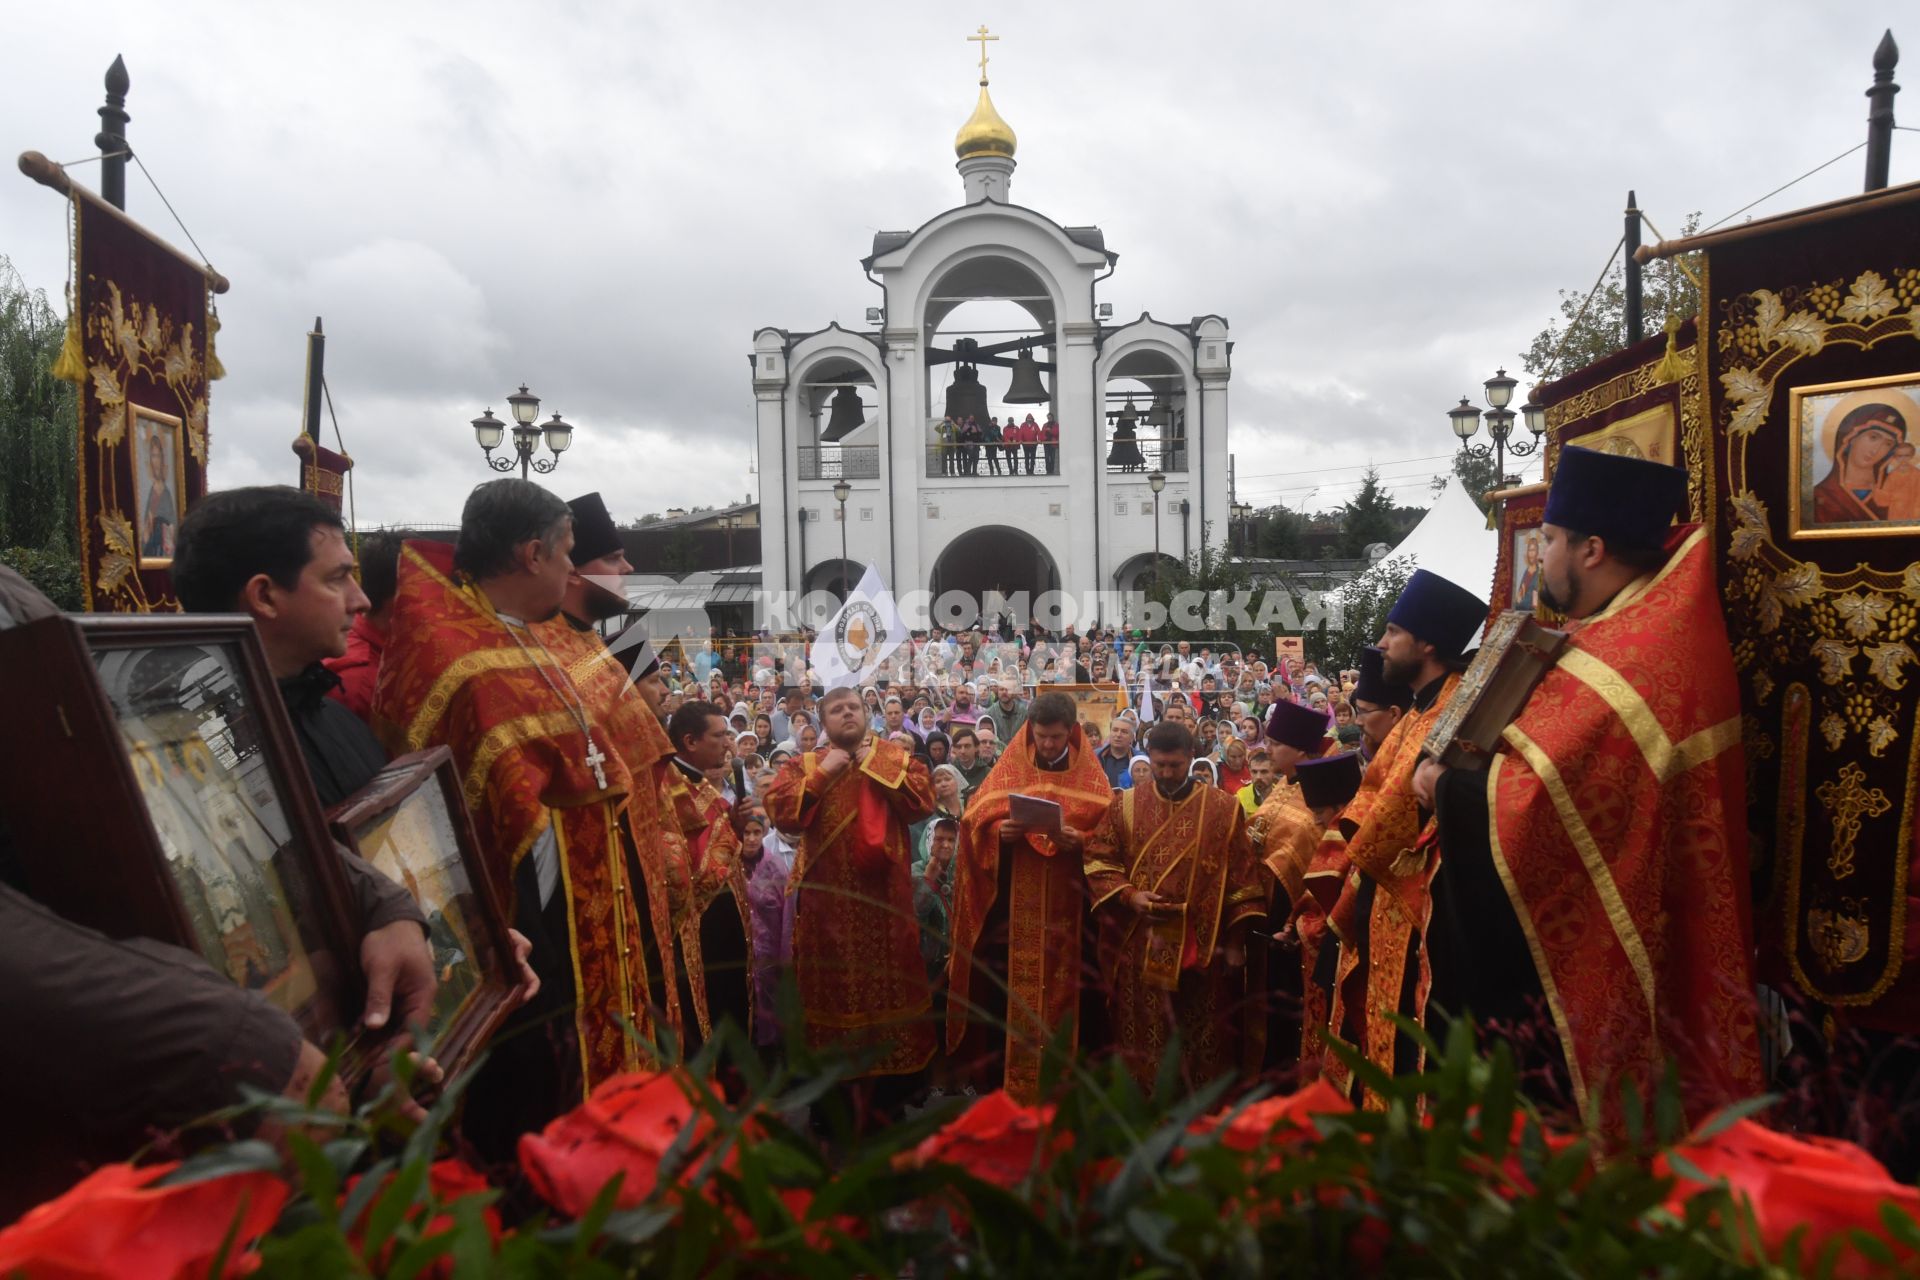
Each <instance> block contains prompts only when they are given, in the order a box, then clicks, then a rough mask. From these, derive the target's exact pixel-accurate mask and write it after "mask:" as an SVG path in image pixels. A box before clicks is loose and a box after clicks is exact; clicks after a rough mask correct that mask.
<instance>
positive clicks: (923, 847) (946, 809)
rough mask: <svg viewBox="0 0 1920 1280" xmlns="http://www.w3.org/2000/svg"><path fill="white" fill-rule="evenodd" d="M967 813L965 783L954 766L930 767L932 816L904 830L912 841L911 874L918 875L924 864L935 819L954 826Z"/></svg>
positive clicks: (940, 765)
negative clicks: (953, 823)
mask: <svg viewBox="0 0 1920 1280" xmlns="http://www.w3.org/2000/svg"><path fill="white" fill-rule="evenodd" d="M966 809H967V780H966V777H965V776H964V775H963V774H961V772H960V769H959V767H958V766H957V765H951V764H937V765H935V766H934V767H933V812H932V813H930V814H928V815H927V816H926V817H924V818H922V819H921V820H920V821H918V822H916V823H914V824H913V826H912V827H910V828H908V834H909V835H910V837H911V838H912V841H913V862H914V870H915V871H916V872H918V871H919V870H920V868H921V867H922V866H924V865H925V864H926V861H927V839H928V836H929V834H930V833H931V832H932V830H933V820H934V819H935V818H952V819H953V820H954V821H955V822H958V821H959V820H960V815H961V814H963V813H965V812H966Z"/></svg>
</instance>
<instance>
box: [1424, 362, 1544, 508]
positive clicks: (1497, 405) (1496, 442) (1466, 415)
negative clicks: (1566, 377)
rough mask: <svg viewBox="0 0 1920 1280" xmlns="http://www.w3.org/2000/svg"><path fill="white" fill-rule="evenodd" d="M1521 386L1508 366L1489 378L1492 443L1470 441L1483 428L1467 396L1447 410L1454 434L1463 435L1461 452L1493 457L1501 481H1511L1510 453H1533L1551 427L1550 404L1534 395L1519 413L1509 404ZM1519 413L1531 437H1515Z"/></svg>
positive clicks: (1494, 466)
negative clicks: (1535, 400) (1515, 419)
mask: <svg viewBox="0 0 1920 1280" xmlns="http://www.w3.org/2000/svg"><path fill="white" fill-rule="evenodd" d="M1519 385H1520V382H1519V379H1517V378H1510V377H1508V376H1507V371H1506V370H1505V369H1504V368H1502V369H1497V370H1495V371H1494V375H1493V376H1492V377H1491V378H1488V379H1487V381H1486V391H1487V435H1488V436H1489V437H1491V439H1492V441H1493V443H1492V444H1491V445H1484V444H1478V445H1475V444H1468V443H1467V441H1468V440H1469V439H1471V438H1472V437H1473V434H1474V432H1476V431H1478V430H1479V429H1480V410H1478V409H1476V408H1474V407H1473V405H1472V404H1471V403H1469V402H1468V400H1467V398H1466V397H1465V396H1461V397H1460V403H1459V404H1457V405H1455V406H1454V407H1453V408H1451V409H1449V410H1447V418H1448V420H1449V421H1450V422H1451V423H1452V424H1453V434H1454V435H1456V436H1458V437H1460V449H1461V451H1462V452H1464V453H1466V454H1468V455H1470V456H1472V457H1475V458H1486V457H1492V459H1493V470H1494V474H1495V475H1496V476H1497V477H1499V481H1500V483H1501V484H1506V483H1508V477H1507V455H1508V454H1512V455H1514V456H1515V457H1516V458H1525V457H1528V456H1530V455H1531V454H1533V453H1534V452H1536V451H1537V450H1538V449H1539V448H1540V443H1541V438H1542V437H1543V436H1544V435H1545V434H1546V430H1547V410H1546V407H1545V406H1544V405H1540V404H1536V403H1535V402H1534V400H1533V398H1532V397H1531V396H1529V397H1528V398H1527V402H1526V403H1525V404H1524V405H1521V406H1520V414H1519V415H1516V414H1515V413H1514V412H1513V410H1512V409H1509V408H1508V407H1507V406H1508V405H1509V404H1511V403H1512V402H1513V389H1514V388H1515V387H1517V386H1519ZM1516 416H1520V417H1522V418H1523V419H1524V420H1525V422H1526V424H1527V431H1528V432H1529V433H1530V434H1531V436H1532V438H1531V439H1515V438H1514V436H1513V420H1514V418H1515V417H1516Z"/></svg>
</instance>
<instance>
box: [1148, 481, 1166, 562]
mask: <svg viewBox="0 0 1920 1280" xmlns="http://www.w3.org/2000/svg"><path fill="white" fill-rule="evenodd" d="M1147 487H1148V488H1149V489H1152V490H1153V585H1154V586H1156V587H1157V586H1159V585H1160V491H1161V490H1162V489H1164V488H1166V487H1167V473H1166V472H1164V471H1162V470H1160V469H1159V468H1158V467H1155V468H1154V470H1153V474H1152V475H1150V476H1148V477H1147Z"/></svg>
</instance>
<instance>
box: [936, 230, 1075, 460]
mask: <svg viewBox="0 0 1920 1280" xmlns="http://www.w3.org/2000/svg"><path fill="white" fill-rule="evenodd" d="M922 325H923V326H924V333H925V347H926V351H927V424H928V425H927V433H926V434H927V475H928V476H929V477H930V478H940V477H956V478H958V477H966V478H969V479H978V478H981V477H987V478H993V477H996V476H1006V475H1009V474H1019V475H1026V474H1035V473H1043V472H1044V470H1045V463H1044V456H1045V455H1044V453H1043V451H1041V450H1038V449H1036V450H1035V451H1034V460H1033V461H1032V462H1029V460H1028V458H1027V453H1026V450H1025V449H1024V448H1023V447H1020V446H1017V445H1013V444H1011V442H1007V441H1005V440H1004V439H1001V440H998V441H996V440H995V436H996V435H1001V436H1004V429H1005V427H1006V425H1007V420H1008V419H1009V418H1012V419H1014V420H1015V421H1016V422H1024V420H1025V419H1026V417H1027V416H1028V415H1029V414H1031V415H1032V417H1033V419H1034V422H1035V423H1036V424H1039V423H1044V422H1045V421H1046V420H1047V418H1048V416H1049V411H1050V410H1051V409H1052V407H1053V406H1052V392H1053V386H1052V382H1053V375H1054V370H1053V359H1054V347H1053V344H1054V343H1055V342H1056V341H1057V340H1058V334H1057V332H1056V307H1055V305H1054V300H1053V295H1052V294H1051V293H1050V292H1049V291H1048V288H1047V286H1046V284H1045V282H1043V281H1042V280H1041V278H1040V276H1039V275H1038V274H1037V273H1036V272H1035V271H1034V270H1033V269H1032V268H1031V267H1029V266H1027V265H1026V264H1025V263H1022V262H1018V261H1015V260H1014V259H1012V258H1008V257H1002V256H994V255H986V256H981V257H975V258H969V259H967V260H966V261H964V262H960V263H956V264H955V265H954V266H952V267H950V268H948V269H947V270H946V271H945V272H943V273H942V274H941V275H940V276H939V278H938V279H937V280H936V281H935V282H934V284H933V287H932V289H931V290H930V292H929V295H928V298H927V302H926V310H925V314H924V315H923V317H922ZM950 416H951V417H953V418H954V420H955V422H956V424H960V423H964V421H965V419H966V418H968V417H972V418H974V419H975V420H976V421H977V422H978V423H979V425H980V427H981V428H982V431H983V438H982V439H981V440H980V441H977V442H974V441H961V440H958V439H955V438H953V437H952V436H950V435H945V436H943V433H942V430H941V427H942V424H943V422H944V420H946V419H947V418H948V417H950ZM989 419H991V423H989ZM1036 443H1037V442H1036Z"/></svg>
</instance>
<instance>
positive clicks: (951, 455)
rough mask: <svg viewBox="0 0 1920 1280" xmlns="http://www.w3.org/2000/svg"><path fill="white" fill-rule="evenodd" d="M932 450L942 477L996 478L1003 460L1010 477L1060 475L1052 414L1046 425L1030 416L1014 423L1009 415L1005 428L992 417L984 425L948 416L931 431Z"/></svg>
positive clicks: (968, 416)
mask: <svg viewBox="0 0 1920 1280" xmlns="http://www.w3.org/2000/svg"><path fill="white" fill-rule="evenodd" d="M933 448H934V449H935V451H936V452H938V453H939V455H940V474H941V475H943V476H997V475H999V474H1001V470H1000V468H1001V462H1002V460H1003V459H1004V460H1005V463H1006V474H1007V475H1010V476H1017V475H1021V474H1026V475H1030V476H1039V475H1047V476H1057V475H1059V474H1060V424H1059V423H1057V422H1055V421H1054V420H1053V415H1052V414H1051V413H1049V414H1048V415H1047V420H1046V421H1045V422H1036V421H1034V417H1033V415H1032V414H1028V415H1027V416H1026V419H1025V420H1024V421H1019V422H1016V421H1015V420H1014V418H1013V415H1011V414H1009V415H1007V422H1006V425H1005V426H1001V425H1000V424H999V423H998V422H996V421H995V420H994V418H993V415H992V414H988V415H987V420H986V421H985V422H981V421H980V420H979V419H978V418H976V417H974V416H973V415H972V414H966V415H964V416H962V417H958V418H956V417H954V416H953V415H952V414H948V415H947V416H946V417H944V418H942V419H940V421H939V422H938V423H937V424H935V426H934V428H933ZM1023 462H1024V463H1025V464H1026V471H1025V472H1024V473H1023V472H1022V471H1021V469H1020V468H1021V463H1023ZM983 463H984V464H985V465H984V467H983V466H982V464H983Z"/></svg>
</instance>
